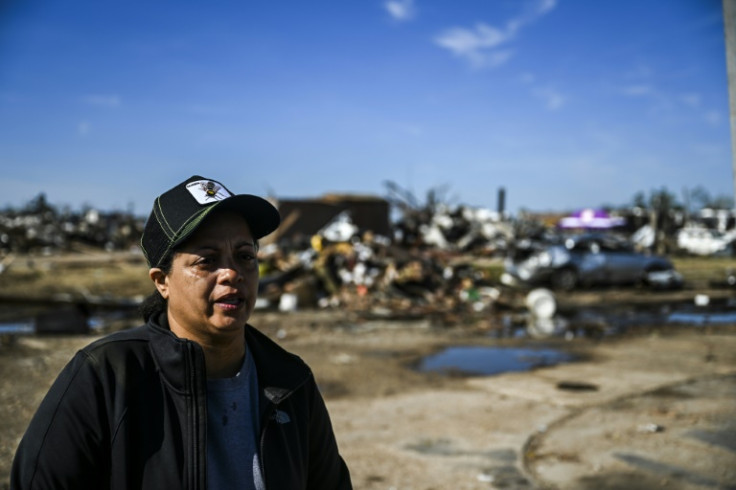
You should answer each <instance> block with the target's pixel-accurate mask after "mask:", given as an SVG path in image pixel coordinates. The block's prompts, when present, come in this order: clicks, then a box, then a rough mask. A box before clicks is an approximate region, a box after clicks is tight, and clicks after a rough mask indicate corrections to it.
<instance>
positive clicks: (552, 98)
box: [532, 87, 567, 111]
mask: <svg viewBox="0 0 736 490" xmlns="http://www.w3.org/2000/svg"><path fill="white" fill-rule="evenodd" d="M532 94H534V96H535V97H538V98H540V99H542V100H543V101H544V104H545V106H546V107H547V109H549V110H551V111H556V110H558V109H561V108H562V106H563V105H565V102H567V98H566V97H565V96H564V95H562V94H561V93H559V92H558V91H556V90H555V89H553V88H549V87H538V88H535V89H534V90H532Z"/></svg>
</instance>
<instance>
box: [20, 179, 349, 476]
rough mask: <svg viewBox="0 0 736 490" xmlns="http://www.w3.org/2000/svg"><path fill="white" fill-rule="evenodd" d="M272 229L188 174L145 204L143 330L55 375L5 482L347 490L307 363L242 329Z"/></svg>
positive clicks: (267, 216)
mask: <svg viewBox="0 0 736 490" xmlns="http://www.w3.org/2000/svg"><path fill="white" fill-rule="evenodd" d="M278 224H279V215H278V212H277V211H276V209H275V208H274V207H273V206H272V205H271V204H270V203H268V202H267V201H265V200H264V199H261V198H259V197H256V196H251V195H244V194H241V195H233V194H232V193H231V192H230V191H228V190H227V189H226V188H225V187H224V186H223V185H222V184H220V183H219V182H216V181H214V180H211V179H205V178H203V177H200V176H193V177H191V178H190V179H188V180H186V181H185V182H182V183H181V184H179V185H177V186H176V187H174V188H172V189H170V190H168V191H167V192H165V193H164V194H162V195H161V196H159V197H158V198H156V200H155V202H154V205H153V210H152V212H151V215H150V217H149V219H148V222H147V223H146V227H145V230H144V233H143V237H142V239H141V246H142V248H143V251H144V253H145V255H146V259H147V261H148V264H149V266H150V270H149V276H150V277H151V279H152V281H153V283H154V285H155V287H156V292H155V293H154V295H153V296H152V297H151V298H149V300H148V301H147V304H146V308H145V311H144V318H145V320H146V324H145V325H144V326H142V327H138V328H136V329H132V330H128V331H123V332H118V333H115V334H113V335H110V336H108V337H106V338H104V339H101V340H99V341H97V342H94V343H92V344H91V345H89V346H87V347H86V348H84V349H82V350H81V351H80V352H79V353H77V355H76V356H75V357H74V358H73V359H72V360H71V361H70V363H69V364H68V365H67V366H66V367H65V369H64V370H63V371H62V372H61V374H60V375H59V377H58V379H57V380H56V381H55V383H54V385H53V386H52V387H51V389H50V390H49V393H48V394H47V395H46V398H45V399H44V400H43V402H42V403H41V406H40V407H39V409H38V412H37V413H36V415H35V416H34V418H33V420H32V421H31V424H30V425H29V427H28V430H27V431H26V434H25V436H24V437H23V440H22V441H21V443H20V445H19V447H18V451H17V453H16V456H15V460H14V462H13V469H12V473H11V488H12V489H19V490H20V489H30V488H44V489H45V488H49V489H51V488H53V489H60V488H68V489H82V488H90V489H93V488H94V489H99V488H110V489H122V488H141V489H148V488H150V489H164V488H165V489H176V488H187V489H190V488H191V489H205V488H207V489H210V490H211V489H218V488H222V489H235V488H242V489H263V488H268V489H278V490H281V489H291V488H314V489H331V488H335V489H338V488H339V489H343V488H351V483H350V476H349V472H348V469H347V467H346V465H345V463H344V461H343V460H342V458H341V457H340V455H339V453H338V449H337V444H336V442H335V437H334V434H333V431H332V426H331V423H330V419H329V416H328V414H327V410H326V408H325V405H324V402H323V400H322V398H321V396H320V394H319V392H318V390H317V387H316V384H315V380H314V377H313V376H312V373H311V371H310V370H309V368H308V366H306V365H305V364H304V363H303V361H302V360H301V359H299V358H298V357H296V356H294V355H292V354H289V353H287V352H286V351H284V350H283V349H281V348H280V347H279V346H278V345H276V344H275V343H273V342H272V341H271V340H269V339H268V338H267V337H266V336H264V335H263V334H261V333H259V332H258V331H257V330H255V329H254V328H253V327H251V326H250V325H248V324H247V321H248V319H249V318H250V315H251V313H252V312H253V308H254V305H255V300H256V293H257V290H258V263H257V258H256V254H257V251H258V242H257V240H258V239H259V238H261V237H263V236H265V235H267V234H269V233H271V232H272V231H274V230H275V229H276V228H277V227H278Z"/></svg>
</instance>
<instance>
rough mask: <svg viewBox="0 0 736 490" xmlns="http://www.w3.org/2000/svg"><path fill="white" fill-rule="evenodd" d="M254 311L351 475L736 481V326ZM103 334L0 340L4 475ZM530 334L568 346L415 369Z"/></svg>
mask: <svg viewBox="0 0 736 490" xmlns="http://www.w3.org/2000/svg"><path fill="white" fill-rule="evenodd" d="M663 294H664V293H663ZM679 294H680V295H681V296H682V297H683V298H684V297H688V296H689V297H692V292H689V291H684V292H681V293H679ZM725 296H729V297H732V298H733V297H736V295H734V294H733V293H726V294H725ZM647 297H649V296H647V295H646V294H645V295H642V294H641V293H640V292H637V291H632V292H621V291H599V292H595V293H585V294H579V295H575V296H574V298H573V297H569V298H563V300H564V301H567V302H568V304H571V303H574V301H580V302H583V303H585V304H589V303H595V302H599V303H600V302H609V303H622V304H623V303H631V302H637V301H639V302H640V301H644V300H646V298H647ZM649 299H650V300H651V301H654V300H655V299H656V298H654V297H649ZM659 299H661V297H660V298H659ZM251 320H252V323H253V324H254V325H255V326H256V327H258V328H259V329H261V330H262V331H263V332H265V333H266V334H268V335H269V336H271V337H272V338H273V339H275V340H276V341H277V342H279V343H280V344H282V345H283V346H284V347H285V348H287V349H288V350H291V351H292V352H295V353H297V354H298V355H300V356H301V357H303V358H304V359H305V360H306V361H307V363H309V364H310V365H311V366H312V368H313V370H314V372H315V375H316V377H317V380H318V383H319V385H320V388H321V390H322V392H323V394H324V396H325V399H326V401H327V405H328V408H329V410H330V414H331V416H332V421H333V425H334V427H335V432H336V435H337V439H338V444H339V446H340V450H341V453H342V454H343V456H344V458H345V460H346V462H347V464H348V466H349V468H350V471H351V474H352V478H353V484H354V486H355V488H357V489H385V490H388V489H395V490H399V489H401V490H407V489H414V490H419V489H425V490H429V489H487V488H509V489H517V488H518V489H542V488H559V489H594V488H595V489H599V488H603V489H614V488H640V489H648V488H652V489H654V488H657V489H659V488H675V489H713V488H736V325H720V326H718V327H679V328H675V327H667V328H664V327H662V328H657V327H656V326H653V327H650V328H647V329H646V330H643V329H642V330H640V331H638V332H635V333H628V334H626V335H621V336H616V337H605V338H599V339H594V338H590V337H583V338H574V339H571V340H565V339H564V338H554V339H544V340H540V339H528V338H527V339H523V338H497V337H495V336H493V335H490V333H491V330H490V329H489V325H490V323H488V322H476V323H474V324H473V325H463V324H462V323H461V324H456V325H455V326H453V327H451V328H449V327H442V326H438V325H437V324H436V323H435V322H432V321H430V320H429V319H422V318H418V319H414V320H404V321H398V320H395V319H394V320H388V319H370V320H367V319H365V318H360V317H358V316H356V315H354V314H351V313H347V312H345V311H340V310H331V311H327V310H320V311H297V312H292V313H277V312H265V311H258V312H256V314H255V315H254V317H253V318H252V319H251ZM96 337H97V336H96V335H80V336H68V335H66V336H58V335H57V336H31V335H22V336H18V337H16V338H15V340H13V341H10V342H5V343H3V344H1V345H0V373H2V376H0V488H7V487H8V483H7V482H8V475H9V470H10V464H11V461H12V457H13V453H14V451H15V448H16V446H17V444H18V442H19V440H20V437H21V436H22V434H23V431H24V430H25V427H26V425H27V423H28V421H29V420H30V417H31V416H32V414H33V412H34V411H35V409H36V407H37V406H38V404H39V403H40V401H41V399H42V397H43V396H44V394H45V392H46V390H47V389H48V387H49V385H50V384H51V382H52V381H53V379H54V378H55V376H56V375H57V373H58V372H59V371H60V370H61V368H62V366H63V365H64V364H65V363H66V362H67V361H68V360H69V359H70V358H71V356H72V355H73V354H74V352H75V351H76V350H77V349H79V348H80V347H82V346H84V345H86V344H88V343H89V342H91V341H93V340H94V339H95V338H96ZM530 344H532V345H544V346H545V347H549V348H554V349H560V350H562V351H565V352H569V353H571V354H573V355H574V356H575V358H576V359H577V360H576V361H575V362H570V363H566V364H559V365H556V366H552V367H544V368H539V369H535V370H532V371H524V372H514V373H505V374H500V375H496V376H475V377H470V376H464V375H461V374H460V373H454V374H437V373H422V372H420V371H419V370H417V369H415V368H416V366H417V364H418V363H419V361H420V360H421V359H422V358H423V357H424V356H427V355H429V354H432V353H435V352H438V351H441V350H442V349H443V348H445V347H450V346H487V347H518V346H522V345H530Z"/></svg>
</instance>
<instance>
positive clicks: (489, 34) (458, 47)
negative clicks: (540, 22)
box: [434, 0, 557, 68]
mask: <svg viewBox="0 0 736 490" xmlns="http://www.w3.org/2000/svg"><path fill="white" fill-rule="evenodd" d="M556 5H557V0H536V1H535V2H533V3H531V4H527V8H526V9H525V11H524V12H522V13H521V14H519V15H518V16H517V17H514V18H512V19H510V20H509V21H507V22H506V26H505V27H504V28H498V27H493V26H489V25H487V24H485V23H482V22H481V23H478V24H476V26H475V27H473V28H467V27H453V28H450V29H447V30H445V31H444V32H442V33H441V34H439V35H438V36H436V37H435V39H434V42H435V44H437V45H438V46H440V47H442V48H445V49H447V50H448V51H450V52H451V53H452V54H453V55H455V56H457V57H459V58H461V59H464V60H465V61H467V62H468V63H470V64H471V66H473V67H474V68H493V67H496V66H499V65H502V64H504V63H506V61H508V60H509V59H511V56H512V55H513V50H512V49H510V48H506V49H503V50H500V47H501V46H502V45H504V44H507V43H509V42H510V41H512V40H513V39H514V38H515V37H516V35H517V34H518V32H519V31H520V30H521V28H522V27H524V26H526V25H528V24H531V23H532V22H534V21H536V20H537V19H539V18H540V17H541V16H543V15H546V14H547V13H549V12H551V11H552V10H553V9H554V8H555V6H556Z"/></svg>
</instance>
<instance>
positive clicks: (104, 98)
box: [82, 94, 121, 107]
mask: <svg viewBox="0 0 736 490" xmlns="http://www.w3.org/2000/svg"><path fill="white" fill-rule="evenodd" d="M82 100H83V101H84V102H85V103H86V104H89V105H94V106H98V107H119V106H120V104H121V101H120V96H118V95H100V94H92V95H85V96H84V97H82Z"/></svg>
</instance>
